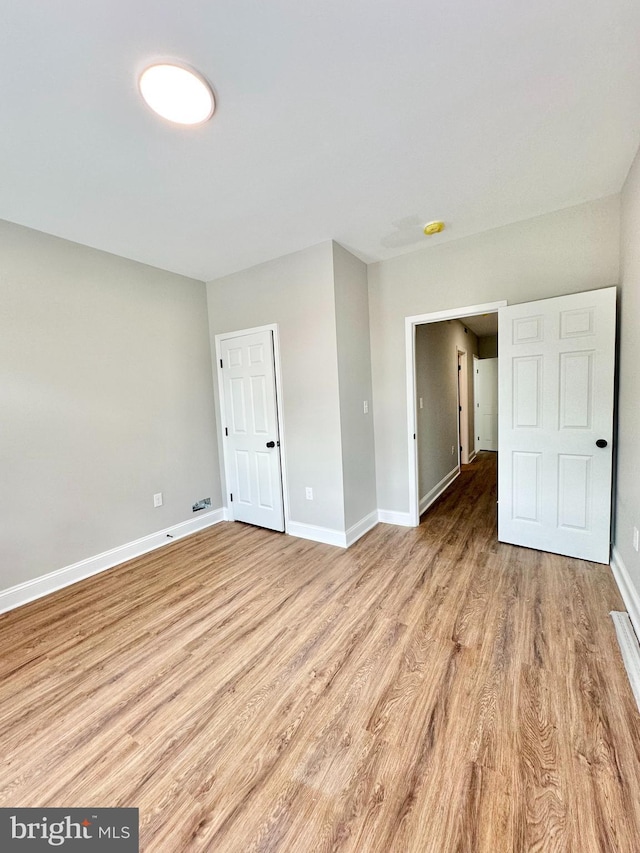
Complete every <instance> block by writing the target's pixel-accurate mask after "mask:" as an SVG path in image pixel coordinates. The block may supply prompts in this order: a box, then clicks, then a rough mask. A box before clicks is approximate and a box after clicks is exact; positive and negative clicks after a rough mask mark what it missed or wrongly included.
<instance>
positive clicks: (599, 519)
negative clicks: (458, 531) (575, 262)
mask: <svg viewBox="0 0 640 853" xmlns="http://www.w3.org/2000/svg"><path fill="white" fill-rule="evenodd" d="M615 329H616V289H615V287H610V288H605V289H603V290H593V291H590V292H587V293H577V294H573V295H571V296H560V297H556V298H554V299H544V300H541V301H538V302H529V303H526V304H522V305H513V306H508V307H506V308H501V309H500V311H499V330H498V335H499V341H500V358H499V431H500V442H499V451H500V452H499V456H498V538H499V539H500V541H501V542H510V543H512V544H514V545H524V546H526V547H529V548H537V549H538V550H541V551H552V552H555V553H558V554H565V555H567V556H570V557H579V558H582V559H585V560H592V561H594V562H597V563H608V562H609V543H610V527H611V470H612V438H613V388H614V367H615Z"/></svg>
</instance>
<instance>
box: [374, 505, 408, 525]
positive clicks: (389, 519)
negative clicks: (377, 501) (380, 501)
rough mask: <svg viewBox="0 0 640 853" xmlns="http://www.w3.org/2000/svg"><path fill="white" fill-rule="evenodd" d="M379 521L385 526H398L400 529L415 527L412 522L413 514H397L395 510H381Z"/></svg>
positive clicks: (379, 511)
mask: <svg viewBox="0 0 640 853" xmlns="http://www.w3.org/2000/svg"><path fill="white" fill-rule="evenodd" d="M378 521H381V522H382V523H383V524H398V525H400V527H414V524H413V522H412V521H411V513H409V512H396V511H395V510H393V509H379V510H378Z"/></svg>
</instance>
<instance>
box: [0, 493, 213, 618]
mask: <svg viewBox="0 0 640 853" xmlns="http://www.w3.org/2000/svg"><path fill="white" fill-rule="evenodd" d="M226 518H227V511H226V509H225V508H224V507H220V508H219V509H214V510H212V511H211V512H207V513H202V514H201V515H198V516H196V518H190V519H189V520H188V521H182V522H180V524H174V525H173V526H172V527H167V528H165V529H164V530H158V531H157V533H150V534H149V536H143V537H142V538H140V539H135V540H134V541H133V542H127V543H126V545H119V546H118V547H117V548H111V549H110V550H109V551H104V552H103V553H102V554H96V556H95V557H88V558H87V559H86V560H80V561H79V562H78V563H73V564H72V565H71V566H65V567H64V568H62V569H56V570H55V571H53V572H48V573H47V574H46V575H40V576H39V577H37V578H33V579H32V580H28V581H24V583H19V584H16V586H12V587H9V588H8V589H3V590H2V591H0V613H4V612H5V611H6V610H13V609H14V608H15V607H21V606H22V605H23V604H27V603H28V602H29V601H35V599H36V598H42V597H43V596H45V595H49V593H52V592H56V591H57V590H59V589H63V588H64V587H65V586H70V585H71V584H74V583H77V582H78V581H81V580H84V579H85V578H89V577H91V576H92V575H97V574H100V572H104V571H106V570H107V569H112V568H114V566H119V565H120V564H121V563H126V562H127V560H133V559H134V558H135V557H140V556H142V554H147V553H148V552H149V551H155V550H156V549H157V548H162V547H163V546H164V545H170V544H171V543H172V542H175V541H176V540H177V539H183V538H184V537H185V536H190V535H191V534H192V533H197V532H198V531H199V530H204V529H205V528H206V527H211V526H212V525H214V524H218V523H219V522H221V521H225V520H226Z"/></svg>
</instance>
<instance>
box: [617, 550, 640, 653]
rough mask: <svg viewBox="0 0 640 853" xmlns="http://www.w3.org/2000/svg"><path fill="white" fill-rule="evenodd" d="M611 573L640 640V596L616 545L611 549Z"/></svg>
mask: <svg viewBox="0 0 640 853" xmlns="http://www.w3.org/2000/svg"><path fill="white" fill-rule="evenodd" d="M611 571H612V572H613V576H614V578H615V579H616V583H617V584H618V589H619V590H620V595H621V596H622V600H623V601H624V606H625V607H626V608H627V613H628V614H629V618H630V619H631V624H632V625H633V630H634V631H635V632H636V634H637V636H638V638H639V639H640V594H639V593H638V591H637V590H636V588H635V586H634V585H633V582H632V580H631V576H630V575H629V570H628V569H627V567H626V566H625V564H624V563H623V562H622V557H621V556H620V552H619V551H618V549H617V548H616V547H615V545H614V546H613V548H612V549H611Z"/></svg>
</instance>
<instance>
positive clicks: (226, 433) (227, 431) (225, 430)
mask: <svg viewBox="0 0 640 853" xmlns="http://www.w3.org/2000/svg"><path fill="white" fill-rule="evenodd" d="M224 434H225V435H229V430H228V429H227V428H226V427H225V428H224Z"/></svg>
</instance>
